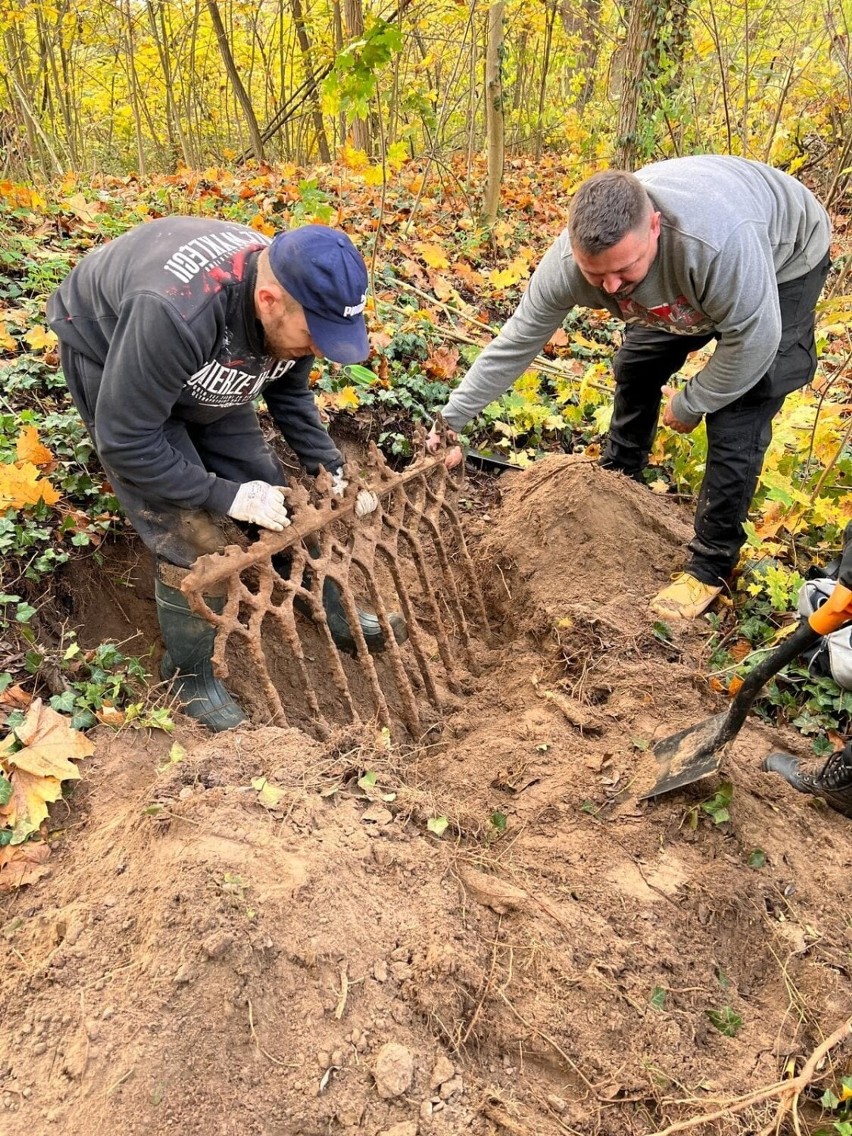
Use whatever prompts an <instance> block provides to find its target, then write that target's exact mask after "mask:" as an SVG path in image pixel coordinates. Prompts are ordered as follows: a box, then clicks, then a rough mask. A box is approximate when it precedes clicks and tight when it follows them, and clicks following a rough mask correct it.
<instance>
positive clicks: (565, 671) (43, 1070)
mask: <svg viewBox="0 0 852 1136" xmlns="http://www.w3.org/2000/svg"><path fill="white" fill-rule="evenodd" d="M501 493H502V498H503V499H502V501H501V502H498V503H496V504H491V505H490V507H489V511H490V518H491V519H490V522H489V523H484V522H482V520H481V519H480V520H478V521H473V522H472V523H471V524H469V525H466V535H467V539H468V544H469V547H470V548H471V552H472V555H473V556H474V559H475V561H476V564H477V566H478V570H479V573H480V578H481V580H482V582H483V585H484V588H485V593H486V600H487V603H488V607H489V614H492V615H493V616H494V617H495V619H494V622H495V624H496V626H498V627H499V628H500V629H501V634H502V636H503V639H502V641H500V642H498V643H497V645H496V647H495V648H494V649H493V651H492V652H491V653H490V654H489V655H487V657H485V658H484V663H485V665H483V667H482V669H481V673H480V675H479V676H478V677H472V678H471V680H470V683H471V685H470V689H469V693H468V694H467V695H466V696H465V697H463V698H462V699H461V700H460V701H459V703H458V704H456V705H455V706H454V707H453V708H451V709H450V710H449V711H448V712H447V713H446V714H445V715H444V718H443V721H442V727H443V728H442V733H441V734H440V736H437V735H430V737H429V738H428V739H426V742H425V744H422V745H416V744H412V743H410V742H406V743H405V744H403V742H402V740H401V739H399V738H397V737H395V736H394V734H393V732H391V734H390V736H388V735H387V734H382V733H381V732H379V731H377V730H374V729H372V728H371V726H370V725H369V724H364V723H362V724H360V725H355V726H350V727H347V728H341V729H339V730H338V731H337V732H336V733H335V735H334V736H333V737H331V738H329V739H327V740H324V741H320V740H317V739H314V738H311V737H309V736H308V735H307V734H306V732H305V731H303V730H300V729H297V728H295V727H292V726H291V727H289V728H282V727H275V726H267V727H262V728H245V729H240V730H237V731H235V732H233V733H232V734H225V735H219V736H217V737H215V738H210V737H204V736H202V735H201V733H200V732H198V731H195V730H193V728H192V727H191V726H186V727H182V728H181V730H180V731H179V733H178V735H177V737H178V740H179V741H180V744H181V746H182V747H183V749H184V750H185V753H184V754H181V752H180V751H175V750H174V749H173V748H172V747H173V742H174V739H173V738H168V737H165V736H162V735H157V734H152V735H150V736H149V735H145V734H144V733H136V734H133V733H131V732H129V731H122V732H119V733H117V734H116V733H114V732H111V731H107V730H105V729H99V730H97V731H95V732H94V738H95V741H96V744H97V750H96V754H95V756H94V758H93V759H92V760H91V761H90V762H89V763H88V768H87V769H86V770H84V776H85V782H84V784H83V785H82V786H81V788H80V789H79V790H78V792H77V793H76V794H75V796H74V798H73V799H72V800H71V802H70V811H66V810H63V809H56V810H55V813H54V826H55V828H56V832H55V834H54V841H55V845H56V854H55V857H54V860H53V867H52V870H51V875H50V876H49V877H48V878H46V879H44V880H42V881H40V882H39V883H38V884H37V885H35V886H34V887H32V888H29V889H26V890H24V891H21V892H20V893H17V894H15V895H12V896H9V897H5V898H4V899H3V900H2V918H0V924H1V925H2V929H3V935H4V940H5V942H6V944H7V953H6V960H5V968H4V979H3V996H4V1005H5V1006H6V1008H7V1015H6V1020H7V1021H9V1022H12V1023H13V1024H11V1025H10V1026H9V1028H7V1030H5V1031H3V1034H2V1036H0V1074H2V1081H0V1103H2V1105H3V1111H2V1113H0V1131H2V1132H3V1133H4V1134H5V1136H23V1134H24V1133H26V1134H27V1136H31V1134H32V1133H33V1132H46V1133H51V1132H54V1131H55V1132H62V1133H70V1134H72V1136H76V1134H78V1133H79V1134H81V1136H82V1134H83V1133H89V1132H92V1131H97V1132H105V1133H112V1132H115V1133H118V1132H122V1133H124V1132H127V1133H139V1134H141V1133H145V1134H149V1133H166V1132H187V1133H198V1134H204V1136H208V1134H214V1136H218V1134H220V1133H221V1134H223V1136H225V1134H230V1133H234V1134H236V1133H240V1134H243V1133H248V1134H251V1136H255V1134H256V1136H320V1133H323V1134H327V1133H336V1132H341V1133H344V1132H356V1131H357V1132H364V1133H367V1134H368V1136H391V1134H392V1136H432V1134H440V1136H457V1134H458V1133H462V1132H464V1133H468V1132H469V1133H472V1134H473V1136H488V1134H494V1133H500V1134H502V1133H504V1132H507V1133H521V1134H533V1133H535V1134H542V1136H555V1134H557V1133H565V1132H569V1133H570V1132H575V1133H584V1134H585V1133H588V1134H589V1136H592V1134H593V1133H595V1134H596V1133H606V1134H609V1133H612V1136H616V1134H618V1136H623V1134H624V1133H636V1134H637V1136H638V1134H649V1133H652V1132H658V1131H661V1130H662V1129H664V1128H665V1127H666V1125H667V1124H668V1123H669V1122H671V1121H673V1120H676V1119H679V1118H686V1117H689V1116H692V1115H694V1114H696V1113H697V1112H701V1111H707V1110H709V1109H710V1108H711V1107H712V1106H713V1105H714V1102H716V1101H718V1100H723V1099H724V1098H726V1097H727V1096H729V1095H734V1094H740V1093H744V1092H747V1091H749V1090H751V1089H754V1088H755V1087H758V1086H760V1085H768V1084H770V1083H772V1082H774V1081H776V1079H777V1078H778V1076H779V1075H780V1073H781V1071H782V1070H783V1069H784V1068H785V1065H786V1062H787V1060H788V1058H797V1057H801V1055H803V1054H805V1053H808V1052H810V1051H811V1049H812V1048H813V1047H814V1045H815V1044H817V1043H818V1042H819V1041H820V1040H821V1038H822V1037H823V1036H825V1035H827V1034H828V1033H830V1032H831V1030H832V1029H833V1028H834V1027H835V1026H836V1025H837V1024H838V1023H839V1022H841V1021H842V1020H843V1018H844V1017H848V1016H849V1014H850V1010H852V996H850V994H849V990H850V984H849V957H850V950H852V940H850V930H849V924H848V886H847V885H848V878H849V869H850V866H852V864H850V852H849V841H848V832H847V827H846V826H847V825H848V822H846V821H845V819H844V818H842V817H840V816H838V815H836V814H833V813H831V812H830V811H828V810H824V809H819V808H817V807H814V805H813V804H812V803H811V802H810V801H809V800H807V799H801V798H798V797H796V798H791V796H790V795H788V794H786V793H784V791H783V789H781V788H779V787H778V786H776V785H775V784H772V783H767V782H766V781H765V780H763V779H762V777H761V774H760V773H759V772H758V771H757V763H758V756H759V755H760V753H762V752H764V751H765V749H766V747H767V746H768V745H769V744H770V742H771V740H775V741H777V740H778V739H777V738H774V739H770V737H769V736H768V734H767V733H766V731H765V730H764V729H763V728H762V727H759V726H755V725H750V726H748V727H747V728H746V729H745V730H744V731H743V733H742V734H741V735H740V738H739V739H738V741H737V744H736V746H735V747H734V752H733V753H732V755H731V756H730V757H729V758H728V759H727V762H726V765H725V767H724V770H723V772H724V775H725V776H727V777H729V778H730V779H732V780H733V782H734V785H735V788H734V797H733V801H732V804H731V810H730V811H731V819H730V821H728V822H726V823H724V824H721V825H714V824H712V823H711V822H710V821H709V819H707V818H706V817H705V818H704V819H700V818H699V819H698V821H697V823H696V824H695V826H693V825H692V823H691V820H690V817H691V816H692V810H693V809H694V808H695V806H696V805H697V803H698V802H699V801H700V800H701V799H702V798H703V797H704V796H706V795H708V793H712V792H713V789H714V785H713V783H711V784H710V786H709V787H705V786H700V787H694V788H693V789H692V790H688V791H686V792H684V793H682V794H679V795H676V796H674V797H673V798H670V799H666V800H664V801H662V802H660V803H656V804H653V805H650V806H648V805H643V806H641V807H634V808H632V809H630V808H625V807H624V806H623V805H619V804H618V803H617V799H618V797H619V795H620V790H621V787H622V786H623V785H624V784H625V783H626V782H629V780H630V777H631V771H632V769H633V768H634V766H635V763H636V761H637V760H638V759H639V757H640V755H641V753H642V751H641V749H639V748H638V745H639V744H647V743H648V742H649V741H650V740H652V739H653V738H654V737H655V736H659V735H661V734H664V733H666V732H669V731H670V730H671V729H672V728H673V727H674V726H676V725H677V724H678V722H681V724H682V723H683V721H684V720H685V718H687V717H689V718H691V719H692V718H696V719H697V718H701V717H703V716H705V715H706V713H707V712H708V710H709V709H711V708H713V707H712V704H711V703H708V696H707V695H706V694H705V693H704V691H703V689H702V688H701V686H700V684H699V683H698V682H697V681H696V678H695V676H696V673H697V672H698V670H699V654H698V653H699V651H700V648H701V640H700V637H696V636H693V635H691V634H690V635H687V636H685V637H684V638H683V639H682V640H679V641H678V643H677V644H670V643H669V644H667V643H662V642H660V640H659V639H658V638H656V637H654V635H653V634H652V633H651V631H650V629H649V626H648V623H647V617H646V615H645V611H644V608H645V602H646V599H647V598H648V596H650V595H651V594H653V593H654V591H655V590H657V588H658V586H659V582H660V578H661V576H662V577H665V575H666V574H667V573H668V572H670V571H672V570H674V569H675V568H676V567H677V564H676V560H677V556H678V555H679V553H680V550H681V548H682V543H683V524H682V522H681V521H680V520H679V519H678V518H674V519H673V517H672V514H671V506H670V505H669V503H667V502H664V501H660V500H659V499H658V498H656V497H654V496H653V495H652V494H650V493H649V492H647V491H646V490H643V489H642V488H641V487H640V486H638V485H634V484H633V483H632V482H629V481H625V480H624V479H622V478H620V477H618V476H617V475H613V474H608V473H605V472H603V471H601V470H599V469H597V468H596V467H594V466H591V465H589V464H584V463H582V462H578V461H576V460H572V459H562V458H556V459H548V460H546V461H543V462H541V463H539V464H538V465H536V466H535V467H533V468H532V469H531V470H529V471H527V472H524V473H520V474H513V475H511V477H509V478H504V479H503V480H502V481H501ZM365 775H366V776H365ZM430 822H431V824H430ZM437 832H443V835H442V836H438V835H436V833H437ZM755 849H760V850H761V851H762V853H763V866H762V867H760V868H755V867H753V866H750V863H751V864H753V863H754V862H755V861H754V859H753V858H752V856H751V854H752V853H753V851H754V850H755ZM720 1026H722V1027H724V1028H720ZM833 1060H834V1065H833V1072H832V1074H831V1075H832V1076H833V1075H834V1074H837V1075H838V1076H839V1075H840V1074H841V1073H842V1072H844V1065H843V1062H844V1060H845V1057H844V1053H843V1051H840V1052H839V1053H837V1054H836V1055H834V1058H833ZM826 1083H827V1082H826ZM823 1087H824V1086H823V1084H822V1083H821V1084H820V1086H819V1088H818V1093H817V1095H819V1093H821V1092H822V1090H823ZM678 1102H684V1103H678ZM805 1107H806V1108H807V1106H805ZM772 1110H773V1106H772V1103H771V1101H770V1102H769V1103H766V1102H764V1103H762V1104H760V1105H758V1106H756V1108H755V1109H754V1110H752V1112H751V1113H749V1114H747V1115H746V1116H745V1117H744V1118H743V1126H744V1130H748V1131H758V1130H759V1129H760V1128H761V1127H763V1125H764V1124H766V1123H768V1122H769V1121H770V1120H771V1117H772ZM736 1123H737V1122H736V1121H733V1120H727V1121H724V1120H723V1121H720V1122H718V1123H716V1125H715V1126H714V1127H715V1131H717V1132H720V1133H721V1132H725V1133H728V1132H732V1131H735V1130H736V1129H735V1127H734V1125H735V1124H736Z"/></svg>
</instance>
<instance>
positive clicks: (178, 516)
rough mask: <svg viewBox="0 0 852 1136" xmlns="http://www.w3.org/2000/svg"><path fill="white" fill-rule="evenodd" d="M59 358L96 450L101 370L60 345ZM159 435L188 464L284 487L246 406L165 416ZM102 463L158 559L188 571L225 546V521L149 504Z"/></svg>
mask: <svg viewBox="0 0 852 1136" xmlns="http://www.w3.org/2000/svg"><path fill="white" fill-rule="evenodd" d="M60 358H61V360H62V370H63V372H64V374H65V381H66V382H67V384H68V389H69V390H70V392H71V397H72V398H73V400H74V405H75V406H76V407H77V410H78V412H79V414H80V417H81V418H82V419H83V422H84V423H85V426H86V429H87V430H88V431H89V435H90V437H91V439H92V441H93V442H94V445H95V450H96V451H98V435H97V430H96V428H95V408H96V404H97V391H98V387H99V385H100V378H101V374H102V371H103V368H101V367H99V366H98V364H97V363H94V362H93V361H92V360H91V359H87V358H86V357H85V356H84V355H80V354H79V353H78V352H76V351H73V350H72V349H71V348H69V347H67V346H66V345H65V344H62V345H61V347H60ZM163 433H164V435H165V437H166V440H167V441H168V443H169V445H171V446H174V448H175V449H176V450H179V451H180V453H181V454H183V456H184V457H185V458H186V459H187V461H190V462H192V463H193V465H197V466H200V467H201V468H202V469H205V470H207V471H208V472H209V473H215V474H217V475H218V476H219V477H224V478H226V479H227V480H228V481H235V482H237V483H238V484H244V483H245V482H247V481H256V480H260V481H267V482H269V484H270V485H284V484H286V480H287V479H286V477H285V476H284V470H283V467H282V465H281V463H280V461H279V460H278V458H277V456H276V455H275V453H274V451H273V450H272V448H271V446H270V445H269V444H268V443H267V441H266V439H265V438H264V437H263V433H262V431H261V429H260V423H259V422H258V419H257V415H256V414H255V411H254V408H253V407H252V406H251V404H247V405H246V406H236V407H234V409H233V410H231V411H229V412H228V414H226V415H224V416H223V417H222V418H220V419H218V420H217V421H216V422H213V423H210V424H208V425H205V424H203V423H197V422H187V421H185V420H183V419H180V418H169V419H168V420H167V421H166V422H165V423H164V424H163ZM98 456H99V457H100V453H98ZM101 465H102V466H103V468H104V472H105V473H106V476H107V478H108V479H109V483H110V485H111V486H112V490H113V492H114V493H115V496H116V497H117V498H118V501H119V504H120V505H121V507H122V509H123V510H124V512H125V514H126V516H127V519H128V520H129V521H130V523H131V524H132V525H133V527H134V528H135V529H136V531H137V532H138V533H139V535H140V537H141V538H142V540H143V541H144V543H145V544H146V545H147V547H148V548H150V550H151V551H152V552H153V553H154V555H155V556H157V557H158V558H160V559H161V560H167V561H169V563H171V564H177V565H179V566H180V567H181V568H189V567H191V565H192V564H193V562H194V561H195V559H196V558H197V557H198V556H202V555H204V554H205V553H208V552H219V551H221V550H222V549H223V548H224V547H225V544H226V543H227V542H228V538H227V535H226V525H227V524H228V522H227V520H226V518H224V517H220V516H217V515H214V514H212V513H209V512H207V510H206V509H185V508H180V507H179V506H177V505H174V504H171V503H169V502H167V501H159V500H152V499H151V498H149V497H147V496H146V494H145V492H144V490H142V489H140V488H139V487H138V486H136V485H133V484H132V483H130V482H128V481H124V480H123V479H122V478H121V477H119V476H118V474H117V473H116V472H115V470H113V469H111V468H110V466H109V464H108V463H107V462H105V461H104V460H103V458H101Z"/></svg>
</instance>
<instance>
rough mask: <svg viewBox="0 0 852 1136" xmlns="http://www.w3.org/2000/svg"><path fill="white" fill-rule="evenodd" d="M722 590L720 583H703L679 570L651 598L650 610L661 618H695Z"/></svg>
mask: <svg viewBox="0 0 852 1136" xmlns="http://www.w3.org/2000/svg"><path fill="white" fill-rule="evenodd" d="M721 591H722V586H721V584H720V585H719V586H718V587H716V585H715V584H705V583H704V582H703V581H702V580H699V579H697V577H695V576H693V575H691V574H690V573H689V572H681V574H680V575H679V576H675V578H674V580H672V582H671V583H670V584H669V586H668V587H667V588H663V590H662V591H661V592H658V593H657V594H656V595H655V596H654V598H653V599H652V600H651V611H652V612H653V613H654V614H655V615H659V616H661V617H662V618H663V619H695V617H696V616H697V615H701V613H702V612H703V611H706V610H707V608H708V607H709V606H710V604H711V603H712V602H713V600H715V598H716V596H718V595H719V593H720V592H721Z"/></svg>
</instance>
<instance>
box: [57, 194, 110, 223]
mask: <svg viewBox="0 0 852 1136" xmlns="http://www.w3.org/2000/svg"><path fill="white" fill-rule="evenodd" d="M64 205H65V208H66V209H67V210H68V211H69V212H70V213H73V214H74V215H75V217H79V218H80V220H81V221H96V220H97V219H98V214H99V213H100V212H101V211H102V207H101V203H100V202H99V201H87V200H86V199H85V197H84V196H83V194H82V193H75V194H74V196H73V197H67V198H66V199H65V202H64Z"/></svg>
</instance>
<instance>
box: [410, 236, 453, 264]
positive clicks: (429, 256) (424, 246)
mask: <svg viewBox="0 0 852 1136" xmlns="http://www.w3.org/2000/svg"><path fill="white" fill-rule="evenodd" d="M414 247H415V249H416V250H417V253H418V255H419V256H420V258H421V260H425V261H426V263H427V264H428V265H429V267H430V268H449V267H450V262H449V261H448V260H447V255H446V253H445V252H444V250H443V249H442V248H441V246H440V245H430V244H428V243H427V242H426V241H415V242H414Z"/></svg>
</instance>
